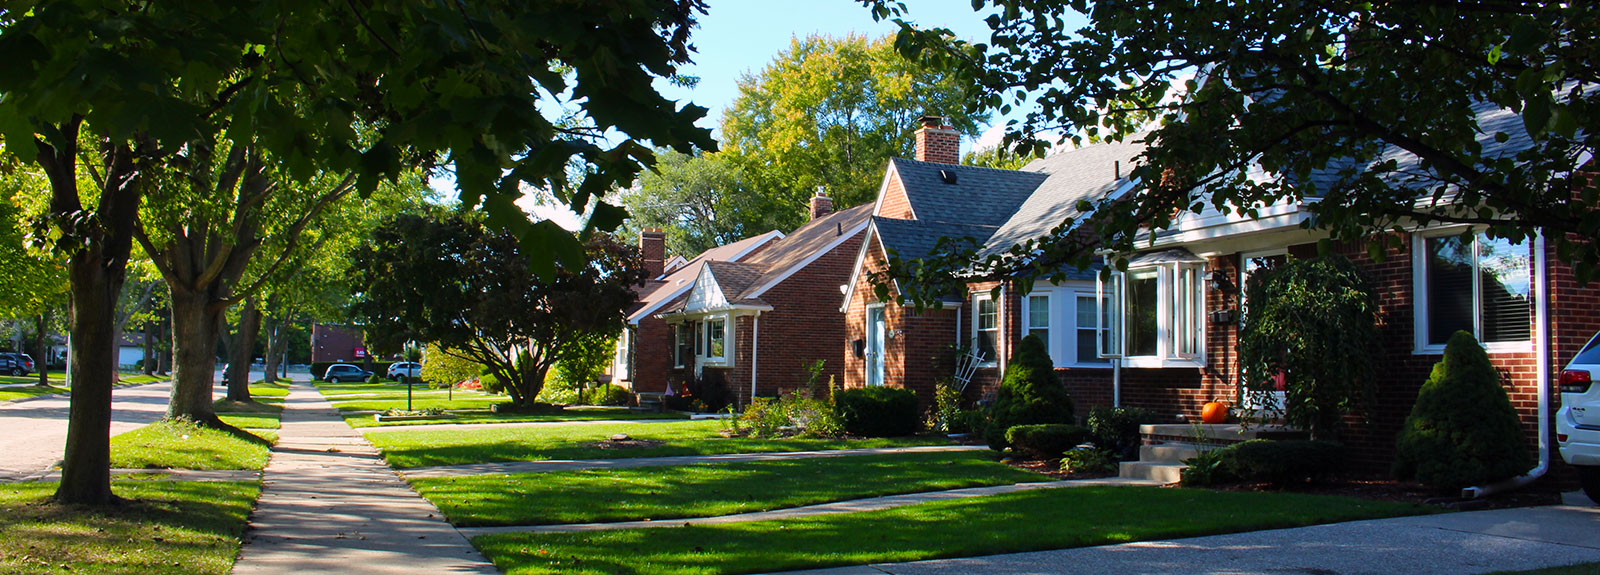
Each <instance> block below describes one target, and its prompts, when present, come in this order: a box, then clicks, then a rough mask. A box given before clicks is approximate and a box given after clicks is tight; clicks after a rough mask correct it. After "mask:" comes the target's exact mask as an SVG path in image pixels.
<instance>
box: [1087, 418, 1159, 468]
mask: <svg viewBox="0 0 1600 575" xmlns="http://www.w3.org/2000/svg"><path fill="white" fill-rule="evenodd" d="M1168 421H1171V420H1170V419H1166V418H1162V417H1159V416H1157V415H1156V413H1155V412H1154V411H1150V410H1148V409H1143V408H1138V407H1096V408H1094V409H1091V410H1089V416H1088V417H1086V418H1084V422H1083V426H1084V427H1085V428H1088V430H1089V440H1090V441H1093V442H1094V444H1095V446H1096V447H1099V448H1100V449H1104V450H1107V451H1110V452H1111V453H1114V454H1116V456H1117V458H1118V459H1121V460H1129V459H1134V458H1136V457H1138V455H1139V441H1140V439H1139V426H1140V425H1144V424H1148V423H1166V422H1168Z"/></svg>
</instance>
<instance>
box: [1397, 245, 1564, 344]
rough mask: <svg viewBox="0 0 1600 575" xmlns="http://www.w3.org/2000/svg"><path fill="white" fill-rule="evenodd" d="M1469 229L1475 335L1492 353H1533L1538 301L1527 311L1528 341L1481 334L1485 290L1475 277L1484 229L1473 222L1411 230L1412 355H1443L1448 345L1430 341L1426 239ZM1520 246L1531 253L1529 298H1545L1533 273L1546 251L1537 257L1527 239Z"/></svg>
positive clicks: (1530, 303)
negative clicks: (1495, 338)
mask: <svg viewBox="0 0 1600 575" xmlns="http://www.w3.org/2000/svg"><path fill="white" fill-rule="evenodd" d="M1468 230H1471V231H1472V233H1473V236H1472V242H1473V246H1474V248H1473V259H1472V269H1473V272H1474V279H1473V286H1474V287H1473V289H1472V336H1473V337H1474V338H1478V345H1481V346H1483V349H1484V350H1485V351H1487V352H1489V353H1532V352H1533V339H1534V334H1533V325H1532V322H1533V321H1534V317H1533V315H1532V314H1533V309H1532V308H1533V306H1534V305H1536V303H1537V300H1530V301H1529V302H1528V303H1529V310H1528V313H1529V318H1528V321H1529V330H1528V341H1488V342H1486V341H1483V340H1482V337H1483V325H1482V323H1483V305H1482V302H1480V301H1479V298H1480V297H1482V293H1481V291H1482V290H1481V289H1480V288H1478V287H1476V286H1477V285H1478V282H1479V281H1481V280H1480V279H1478V278H1477V277H1476V273H1477V270H1478V258H1477V248H1476V246H1477V243H1478V234H1480V233H1482V232H1481V231H1479V230H1478V229H1476V228H1475V227H1474V226H1470V225H1453V226H1441V227H1436V228H1425V229H1422V230H1418V231H1415V232H1412V234H1411V301H1412V308H1411V340H1412V341H1411V354H1412V355H1443V354H1444V348H1445V344H1442V343H1428V242H1427V240H1429V239H1433V238H1442V237H1450V236H1457V235H1460V234H1462V233H1464V232H1466V231H1468ZM1521 245H1522V246H1523V247H1525V248H1528V249H1529V254H1528V265H1529V268H1528V276H1529V277H1528V283H1529V286H1528V292H1529V293H1528V297H1529V298H1543V297H1544V294H1542V293H1539V292H1538V291H1537V290H1535V289H1534V286H1533V285H1532V284H1533V273H1534V271H1535V267H1536V266H1537V265H1538V263H1537V262H1536V261H1535V257H1542V256H1543V254H1537V256H1536V255H1535V254H1533V253H1532V246H1530V245H1529V244H1528V243H1527V242H1523V243H1522V244H1521Z"/></svg>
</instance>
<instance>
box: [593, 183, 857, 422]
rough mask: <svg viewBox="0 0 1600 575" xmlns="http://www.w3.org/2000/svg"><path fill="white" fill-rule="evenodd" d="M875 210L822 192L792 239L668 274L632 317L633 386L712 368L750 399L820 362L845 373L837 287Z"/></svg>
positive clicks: (787, 384)
mask: <svg viewBox="0 0 1600 575" xmlns="http://www.w3.org/2000/svg"><path fill="white" fill-rule="evenodd" d="M870 209H871V206H857V207H855V208H850V209H846V210H841V211H838V212H835V211H833V207H832V200H831V199H830V198H828V197H827V196H823V195H818V196H816V197H813V198H812V199H811V221H810V222H808V223H806V224H805V225H803V226H801V227H800V228H799V229H796V230H794V231H793V232H791V233H790V234H788V235H787V236H785V235H782V234H778V233H777V232H772V233H771V234H769V235H773V236H775V237H773V238H772V239H770V240H767V241H762V242H760V243H759V246H749V247H746V248H738V247H737V246H739V245H740V244H741V243H744V242H738V243H735V244H729V245H728V246H722V247H719V248H715V249H713V250H708V251H707V252H706V253H705V254H701V255H700V256H699V257H696V258H695V259H693V260H689V261H687V262H686V263H685V264H684V265H683V266H681V267H680V268H679V269H677V270H676V271H673V272H672V273H670V274H667V275H666V276H664V278H663V280H661V282H660V285H659V286H656V287H654V288H653V289H651V290H650V291H649V292H648V293H646V294H645V295H644V296H643V297H641V299H640V304H639V307H638V308H637V309H636V310H634V311H633V312H632V313H630V314H629V317H628V321H629V324H630V326H635V327H633V333H634V334H635V337H633V338H631V339H630V340H629V345H628V346H627V350H626V351H624V350H619V353H618V355H619V357H623V354H624V353H628V354H631V357H632V361H633V364H634V368H635V369H632V370H630V375H631V376H632V377H631V383H632V385H633V389H635V390H637V391H663V390H665V386H666V385H667V384H668V383H669V382H670V383H675V384H681V383H683V382H685V381H688V380H690V379H692V378H695V377H700V376H705V375H710V376H712V377H720V378H721V379H722V380H723V381H725V382H726V383H727V384H728V387H729V390H730V391H732V392H733V393H734V395H735V396H736V397H737V398H738V400H739V402H741V403H744V402H748V401H749V399H750V398H751V397H755V396H770V395H776V394H777V393H778V392H779V391H780V390H785V389H793V388H795V387H798V386H799V385H800V383H801V382H802V381H803V379H804V377H805V374H806V366H807V365H809V364H811V363H813V362H815V361H817V360H822V361H823V362H824V364H823V376H824V377H827V376H829V375H832V376H834V377H836V378H837V377H840V376H842V375H843V357H844V353H845V347H844V343H843V342H844V321H843V318H842V317H841V316H840V314H839V312H838V307H839V300H840V298H841V297H842V294H841V290H840V289H839V288H840V287H841V286H842V285H843V284H844V282H845V279H846V278H847V277H849V273H850V266H851V264H852V263H853V262H854V257H855V253H856V251H857V247H858V246H859V244H860V238H861V235H862V232H863V230H864V229H865V228H866V220H867V215H868V213H869V211H870ZM759 237H760V236H758V238H759ZM745 241H746V242H749V241H750V240H745ZM752 247H753V248H755V249H751V248H752ZM719 250H720V251H721V252H720V253H723V254H728V255H720V254H719V253H717V252H719ZM619 373H620V372H619ZM677 389H679V390H681V389H682V387H681V386H680V387H678V388H677Z"/></svg>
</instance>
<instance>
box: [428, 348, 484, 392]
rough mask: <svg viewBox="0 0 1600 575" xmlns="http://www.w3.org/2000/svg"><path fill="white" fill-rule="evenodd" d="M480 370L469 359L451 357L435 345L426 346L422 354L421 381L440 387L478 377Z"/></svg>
mask: <svg viewBox="0 0 1600 575" xmlns="http://www.w3.org/2000/svg"><path fill="white" fill-rule="evenodd" d="M481 372H482V368H481V367H480V366H479V365H478V364H477V363H476V362H474V361H472V360H470V359H464V358H461V357H457V356H456V355H452V354H451V353H450V352H448V351H445V349H444V348H442V347H439V345H437V344H431V343H430V344H428V348H427V351H426V352H424V353H423V354H422V380H423V381H426V382H429V383H431V384H433V385H437V386H440V387H444V386H451V385H455V384H457V383H460V382H463V381H466V380H469V379H472V378H475V377H478V375H479V374H480V373H481Z"/></svg>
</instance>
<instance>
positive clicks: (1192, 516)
mask: <svg viewBox="0 0 1600 575" xmlns="http://www.w3.org/2000/svg"><path fill="white" fill-rule="evenodd" d="M885 480H892V479H891V478H885ZM1432 509H1433V508H1428V507H1422V506H1418V505H1411V504H1401V503H1392V502H1383V501H1368V500H1363V499H1353V498H1347V497H1334V496H1326V495H1305V494H1297V493H1248V492H1223V491H1211V490H1203V489H1163V488H1157V487H1096V486H1084V487H1073V488H1066V489H1045V490H1039V491H1027V492H1019V493H1010V494H1003V495H994V496H990V497H982V498H974V499H965V500H956V501H940V502H934V503H924V504H919V505H910V506H906V507H899V508H895V509H887V510H882V511H870V512H863V513H850V514H842V515H827V516H818V517H808V518H800V519H783V520H775V521H757V522H748V523H730V524H722V525H709V526H689V527H667V528H656V529H629V530H616V531H600V532H588V533H554V534H532V533H516V534H500V535H484V536H480V537H476V538H474V539H473V540H472V542H473V544H474V545H476V546H477V547H478V549H479V550H480V551H483V553H484V554H485V555H487V556H488V557H489V559H491V560H492V561H494V563H495V565H497V566H499V567H500V569H502V570H504V571H505V572H506V573H508V574H511V575H534V574H548V573H562V574H599V573H628V574H636V575H679V574H683V575H688V574H696V575H701V574H705V573H753V572H774V571H786V570H793V569H814V568H822V567H836V566H843V565H863V564H868V563H881V562H898V561H916V560H922V559H936V558H947V557H971V556H977V555H991V554H997V553H1014V552H1022V551H1039V550H1045V549H1062V548H1067V547H1084V546H1090V545H1105V544H1112V543H1125V542H1129V541H1147V540H1153V539H1171V538H1180V537H1195V536H1200V535H1214V534H1219V533H1234V532H1239V531H1253V530H1259V529H1276V528H1284V527H1300V526H1305V525H1315V524H1320V523H1332V522H1338V521H1351V520H1356V519H1373V518H1379V517H1396V516H1402V515H1416V514H1421V513H1428V512H1430V511H1432Z"/></svg>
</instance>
